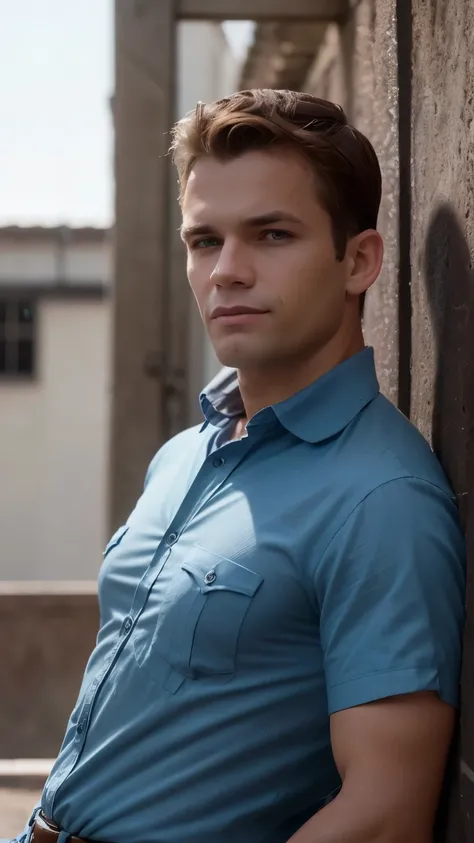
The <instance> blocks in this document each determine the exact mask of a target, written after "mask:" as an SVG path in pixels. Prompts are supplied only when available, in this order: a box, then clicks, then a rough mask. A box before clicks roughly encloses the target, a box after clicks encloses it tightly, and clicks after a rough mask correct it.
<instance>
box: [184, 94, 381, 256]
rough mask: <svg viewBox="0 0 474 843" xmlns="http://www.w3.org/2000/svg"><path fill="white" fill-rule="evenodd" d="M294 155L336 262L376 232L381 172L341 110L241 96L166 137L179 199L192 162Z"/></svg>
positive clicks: (292, 98) (290, 97)
mask: <svg viewBox="0 0 474 843" xmlns="http://www.w3.org/2000/svg"><path fill="white" fill-rule="evenodd" d="M277 147H278V148H281V149H288V150H290V149H291V150H295V151H298V152H299V153H300V154H301V155H303V157H304V158H306V160H307V161H309V163H310V164H311V166H312V168H313V170H314V172H315V175H316V179H315V183H316V185H317V192H318V196H319V199H320V201H321V203H322V204H323V206H324V207H325V209H326V210H327V212H328V213H329V215H330V217H331V222H332V229H333V237H334V246H335V249H336V256H337V259H338V260H342V259H343V258H344V255H345V253H346V247H347V241H348V239H349V238H350V237H354V236H355V235H356V234H359V233H360V232H362V231H365V230H367V229H375V228H376V227H377V217H378V212H379V207H380V201H381V194H382V176H381V172H380V165H379V162H378V159H377V156H376V154H375V151H374V148H373V146H372V144H371V143H370V141H369V140H368V139H367V138H366V137H365V135H363V134H362V132H360V131H358V129H355V128H354V127H353V126H350V125H349V123H348V121H347V117H346V115H345V113H344V111H343V109H342V108H341V107H340V106H339V105H336V104H334V103H332V102H328V101H327V100H323V99H319V98H318V97H313V96H311V95H310V94H305V93H297V92H295V91H276V90H273V89H256V90H252V91H240V92H239V93H236V94H233V95H232V96H230V97H226V98H225V99H221V100H218V101H217V102H214V103H212V104H210V105H207V104H205V103H199V104H198V106H197V107H196V109H195V111H192V112H190V114H188V115H187V116H186V117H184V118H183V119H182V120H180V121H179V122H178V123H177V124H176V125H175V126H174V128H173V130H172V146H171V151H172V154H173V161H174V163H175V164H176V167H177V170H178V176H179V182H180V187H181V196H182V195H183V193H184V191H185V189H186V185H187V182H188V178H189V175H190V173H191V171H192V169H193V167H194V164H195V163H196V161H198V160H199V159H200V158H204V157H213V158H216V159H219V160H222V161H225V160H229V159H232V158H236V157H238V156H239V155H242V154H243V153H245V152H248V151H251V150H265V149H275V148H277Z"/></svg>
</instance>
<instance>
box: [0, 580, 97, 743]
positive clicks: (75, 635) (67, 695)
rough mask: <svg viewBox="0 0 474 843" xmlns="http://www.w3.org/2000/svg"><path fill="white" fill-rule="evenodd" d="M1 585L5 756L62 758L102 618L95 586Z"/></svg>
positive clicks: (0, 719) (0, 695) (0, 705)
mask: <svg viewBox="0 0 474 843" xmlns="http://www.w3.org/2000/svg"><path fill="white" fill-rule="evenodd" d="M49 587H50V584H49V585H48V584H46V585H45V584H43V585H41V584H40V585H39V586H38V588H37V589H35V588H34V586H33V584H31V585H30V586H29V587H28V588H26V587H22V588H21V589H20V587H18V589H17V591H16V593H15V588H14V584H9V583H1V587H0V689H1V692H0V758H55V757H56V755H57V752H58V749H59V747H60V744H61V742H62V739H63V737H64V730H65V726H66V723H67V720H68V718H69V715H70V713H71V711H72V709H73V707H74V704H75V701H76V698H77V695H78V692H79V686H80V683H81V679H82V674H83V672H84V668H85V665H86V662H87V659H88V657H89V655H90V653H91V651H92V649H93V647H94V645H95V638H96V635H97V630H98V624H99V618H98V609H97V594H96V591H95V588H94V587H93V586H91V587H90V588H87V584H85V583H82V584H81V585H80V586H79V587H78V588H77V589H75V588H74V586H73V585H72V584H70V585H68V586H67V588H62V589H61V588H56V593H54V592H52V591H49V593H48V590H49Z"/></svg>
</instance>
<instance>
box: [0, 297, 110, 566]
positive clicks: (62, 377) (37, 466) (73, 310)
mask: <svg viewBox="0 0 474 843" xmlns="http://www.w3.org/2000/svg"><path fill="white" fill-rule="evenodd" d="M109 341H110V304H109V300H108V299H103V300H99V299H97V300H75V299H62V300H61V299H54V298H48V299H42V300H40V301H39V305H38V349H37V355H38V358H37V359H38V377H37V379H36V380H35V381H32V382H23V383H21V382H3V383H2V382H0V406H1V412H0V477H1V478H2V482H1V483H0V579H18V580H24V579H43V578H44V579H60V580H62V579H64V580H70V579H73V580H79V579H89V578H95V576H96V574H97V571H98V568H99V564H100V561H101V553H102V549H103V546H104V542H105V538H106V536H105V524H106V471H107V453H108V431H109V391H110V390H109V371H110V366H109Z"/></svg>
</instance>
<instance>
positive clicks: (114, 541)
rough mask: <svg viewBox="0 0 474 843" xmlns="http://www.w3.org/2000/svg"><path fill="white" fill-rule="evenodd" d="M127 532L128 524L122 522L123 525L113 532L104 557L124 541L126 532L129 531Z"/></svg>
mask: <svg viewBox="0 0 474 843" xmlns="http://www.w3.org/2000/svg"><path fill="white" fill-rule="evenodd" d="M127 532H128V524H122V526H121V527H119V528H118V530H116V532H115V533H114V534H113V536H112V538H111V539H110V541H109V543H108V544H107V547H106V548H105V550H104V554H103V555H104V559H105V557H106V556H107V554H108V553H109V551H111V550H113V549H114V547H117V545H118V544H120V542H121V541H122V539H123V537H124V535H125V533H127Z"/></svg>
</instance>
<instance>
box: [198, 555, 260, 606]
mask: <svg viewBox="0 0 474 843" xmlns="http://www.w3.org/2000/svg"><path fill="white" fill-rule="evenodd" d="M199 550H200V551H201V554H203V556H202V558H200V559H198V560H196V561H192V562H182V564H181V567H182V569H183V570H184V571H187V572H188V574H191V576H192V577H193V578H194V580H195V581H196V583H197V584H198V585H199V588H200V590H201V591H202V592H203V593H204V594H206V593H207V592H210V591H235V592H237V593H238V594H245V595H247V597H253V596H254V594H255V592H256V591H257V589H258V588H259V586H260V585H261V583H262V582H263V577H261V576H260V574H256V573H255V572H254V571H251V570H250V569H249V568H244V566H243V565H238V564H237V562H232V560H231V559H225V558H224V557H222V556H217V554H215V553H211V552H210V551H203V550H202V549H201V548H199ZM204 553H205V554H206V556H205V557H204Z"/></svg>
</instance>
